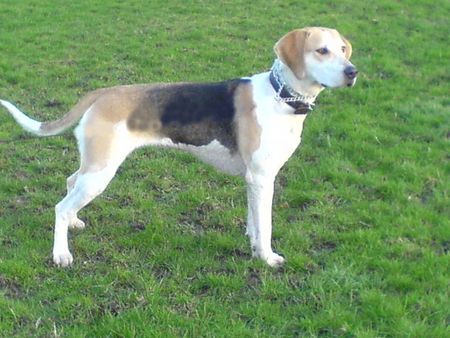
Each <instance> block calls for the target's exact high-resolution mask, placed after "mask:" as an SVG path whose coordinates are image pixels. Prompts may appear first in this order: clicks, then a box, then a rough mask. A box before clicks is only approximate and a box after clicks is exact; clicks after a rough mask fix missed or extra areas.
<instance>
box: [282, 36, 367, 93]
mask: <svg viewBox="0 0 450 338" xmlns="http://www.w3.org/2000/svg"><path fill="white" fill-rule="evenodd" d="M274 50H275V53H276V54H277V56H278V58H279V59H280V60H281V61H282V62H283V63H284V64H285V65H286V66H288V67H289V68H290V70H291V71H292V72H293V73H294V75H295V76H296V77H297V78H298V79H299V80H303V79H306V80H310V81H313V82H315V83H318V84H319V85H321V86H323V87H332V88H333V87H343V86H348V87H351V86H353V85H354V84H355V82H356V76H357V74H358V71H357V70H356V67H355V66H354V65H353V64H352V63H351V62H350V56H351V55H352V45H351V44H350V42H348V40H347V39H345V38H344V37H343V36H342V35H341V34H339V32H338V31H336V30H335V29H330V28H322V27H307V28H302V29H297V30H294V31H291V32H289V33H287V34H286V35H285V36H283V37H282V38H281V39H280V40H279V41H278V42H277V43H276V44H275V47H274Z"/></svg>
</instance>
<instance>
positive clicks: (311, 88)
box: [272, 59, 324, 104]
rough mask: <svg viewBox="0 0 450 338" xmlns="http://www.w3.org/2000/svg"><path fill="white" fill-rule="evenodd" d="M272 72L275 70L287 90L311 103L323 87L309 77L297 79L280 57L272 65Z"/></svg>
mask: <svg viewBox="0 0 450 338" xmlns="http://www.w3.org/2000/svg"><path fill="white" fill-rule="evenodd" d="M272 72H275V74H276V75H277V76H278V77H279V79H280V80H281V82H282V83H284V85H285V87H286V89H287V90H288V91H289V92H291V93H292V94H293V95H294V96H299V97H302V98H303V101H304V102H305V103H308V104H313V103H314V101H315V100H316V98H317V96H318V95H319V94H320V92H321V91H322V90H323V89H324V88H323V87H322V86H321V85H320V84H318V83H317V82H316V81H313V80H311V79H309V78H306V77H305V78H303V79H299V78H298V77H297V76H295V74H294V72H293V71H292V70H291V69H290V68H289V67H288V66H286V65H285V64H284V63H283V62H282V61H281V60H280V59H276V60H275V62H274V64H273V66H272Z"/></svg>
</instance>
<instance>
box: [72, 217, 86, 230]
mask: <svg viewBox="0 0 450 338" xmlns="http://www.w3.org/2000/svg"><path fill="white" fill-rule="evenodd" d="M85 226H86V224H84V222H83V221H82V220H81V219H79V218H75V219H74V220H72V221H71V222H70V224H69V229H77V230H83V229H84V227H85Z"/></svg>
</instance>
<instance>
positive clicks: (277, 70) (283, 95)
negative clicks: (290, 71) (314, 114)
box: [270, 59, 316, 115]
mask: <svg viewBox="0 0 450 338" xmlns="http://www.w3.org/2000/svg"><path fill="white" fill-rule="evenodd" d="M281 67H282V62H281V61H280V60H278V59H276V60H275V62H274V63H273V65H272V68H271V69H270V82H271V84H272V86H273V89H274V90H275V93H276V94H275V100H277V101H278V102H284V103H286V104H288V105H289V106H291V107H292V108H294V109H295V112H294V114H299V115H304V114H307V113H308V112H310V111H311V110H312V109H313V107H314V100H315V98H316V96H307V95H303V94H300V93H298V92H296V91H295V90H294V89H293V88H291V87H290V86H289V85H287V84H286V82H285V81H283V79H282V76H281Z"/></svg>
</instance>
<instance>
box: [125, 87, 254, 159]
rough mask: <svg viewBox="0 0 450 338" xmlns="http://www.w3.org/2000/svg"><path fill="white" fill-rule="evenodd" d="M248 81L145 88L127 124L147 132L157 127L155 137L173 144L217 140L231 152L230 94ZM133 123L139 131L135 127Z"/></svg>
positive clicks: (234, 146)
mask: <svg viewBox="0 0 450 338" xmlns="http://www.w3.org/2000/svg"><path fill="white" fill-rule="evenodd" d="M249 82H250V80H243V79H237V80H231V81H226V82H219V83H209V84H208V83H207V84H201V83H200V84H196V83H192V84H191V83H186V84H174V85H167V86H160V87H153V88H149V89H148V90H147V91H146V93H145V96H144V98H143V101H142V102H141V104H139V106H138V108H137V109H136V110H135V111H134V112H133V113H132V114H131V116H130V120H129V121H128V125H129V127H130V128H131V129H147V130H148V129H153V128H152V127H151V126H155V125H158V127H159V128H158V129H159V130H158V134H159V136H161V137H168V138H170V139H171V140H172V142H174V143H175V144H176V143H183V144H189V145H194V146H202V145H207V144H209V143H211V142H212V141H214V140H217V141H219V142H220V143H221V144H222V145H223V146H225V147H227V148H228V149H230V150H231V151H235V150H236V149H237V141H236V135H235V131H234V130H235V128H234V118H235V114H236V111H235V104H234V94H235V92H236V89H237V88H238V87H239V85H241V84H246V83H249ZM136 121H139V123H138V125H139V126H140V128H136V127H137V125H136ZM146 121H148V122H147V123H146ZM150 121H151V122H150ZM155 122H156V123H155ZM135 125H136V126H135Z"/></svg>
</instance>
